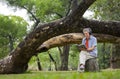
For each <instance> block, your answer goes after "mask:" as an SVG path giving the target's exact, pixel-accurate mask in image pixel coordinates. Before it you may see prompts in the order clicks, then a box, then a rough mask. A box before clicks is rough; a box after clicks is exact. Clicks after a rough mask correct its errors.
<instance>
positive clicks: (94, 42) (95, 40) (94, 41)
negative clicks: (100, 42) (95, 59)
mask: <svg viewBox="0 0 120 79" xmlns="http://www.w3.org/2000/svg"><path fill="white" fill-rule="evenodd" d="M92 46H97V39H96V38H94V40H93V45H92Z"/></svg>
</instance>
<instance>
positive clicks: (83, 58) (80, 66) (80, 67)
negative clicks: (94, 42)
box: [78, 51, 87, 72]
mask: <svg viewBox="0 0 120 79" xmlns="http://www.w3.org/2000/svg"><path fill="white" fill-rule="evenodd" d="M86 53H87V51H81V52H80V54H79V64H78V71H79V72H84V66H85V61H86Z"/></svg>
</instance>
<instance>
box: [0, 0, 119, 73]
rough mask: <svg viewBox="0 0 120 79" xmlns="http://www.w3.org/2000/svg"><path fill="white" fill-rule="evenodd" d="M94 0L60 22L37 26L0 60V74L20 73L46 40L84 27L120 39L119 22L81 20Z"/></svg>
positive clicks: (83, 1) (79, 7)
mask: <svg viewBox="0 0 120 79" xmlns="http://www.w3.org/2000/svg"><path fill="white" fill-rule="evenodd" d="M93 2H95V0H82V2H81V3H80V5H79V6H78V8H77V9H76V10H74V11H73V12H72V13H71V14H70V15H69V16H67V17H65V18H62V19H60V20H57V21H54V22H50V23H46V24H43V25H38V27H37V28H35V30H33V31H32V32H31V33H29V34H28V35H27V36H26V37H25V39H24V40H23V41H22V42H21V43H20V44H19V45H18V46H17V47H16V49H15V50H13V51H12V53H11V54H9V55H8V56H7V57H5V58H4V59H2V60H0V73H22V72H25V71H26V69H27V64H28V62H29V60H30V58H31V57H32V56H33V55H35V54H36V53H37V51H36V49H37V48H38V47H39V46H40V45H41V44H42V43H43V42H45V41H46V40H48V39H50V38H52V37H54V36H57V35H61V34H65V33H71V32H81V31H82V29H83V28H84V27H88V26H89V27H91V28H92V29H93V32H96V33H105V34H111V35H115V36H118V37H120V31H119V30H120V22H99V21H91V20H86V19H83V18H82V15H83V14H84V12H85V11H86V10H87V9H88V8H89V6H90V5H91V4H92V3H93Z"/></svg>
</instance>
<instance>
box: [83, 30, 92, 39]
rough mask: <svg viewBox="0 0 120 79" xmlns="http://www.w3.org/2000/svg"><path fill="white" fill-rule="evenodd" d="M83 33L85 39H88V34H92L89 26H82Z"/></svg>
mask: <svg viewBox="0 0 120 79" xmlns="http://www.w3.org/2000/svg"><path fill="white" fill-rule="evenodd" d="M83 34H84V35H85V37H86V38H87V39H89V38H90V35H91V34H92V30H91V28H84V29H83Z"/></svg>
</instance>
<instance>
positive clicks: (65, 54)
mask: <svg viewBox="0 0 120 79" xmlns="http://www.w3.org/2000/svg"><path fill="white" fill-rule="evenodd" d="M69 49H70V45H65V46H64V47H63V52H61V53H60V58H61V67H60V70H68V58H69Z"/></svg>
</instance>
